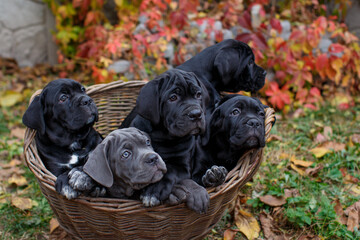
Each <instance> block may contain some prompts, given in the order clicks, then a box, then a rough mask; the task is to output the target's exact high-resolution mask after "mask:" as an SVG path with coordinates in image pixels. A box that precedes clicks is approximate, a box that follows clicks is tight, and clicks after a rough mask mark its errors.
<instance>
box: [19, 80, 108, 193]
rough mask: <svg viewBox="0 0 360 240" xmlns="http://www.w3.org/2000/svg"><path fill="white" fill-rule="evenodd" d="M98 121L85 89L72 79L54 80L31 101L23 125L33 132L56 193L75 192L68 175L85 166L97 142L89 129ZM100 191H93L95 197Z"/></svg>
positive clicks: (96, 135)
mask: <svg viewBox="0 0 360 240" xmlns="http://www.w3.org/2000/svg"><path fill="white" fill-rule="evenodd" d="M97 120H98V112H97V108H96V106H95V103H94V102H93V101H92V99H91V98H90V97H89V96H88V95H86V93H85V88H84V87H83V86H82V85H81V84H80V83H78V82H76V81H74V80H72V79H57V80H54V81H52V82H50V83H49V84H47V85H46V86H45V87H44V89H43V90H42V92H41V94H40V95H39V96H36V97H35V98H34V100H33V101H32V102H31V104H30V106H29V107H28V109H27V110H26V112H25V114H24V116H23V123H24V124H25V125H26V126H27V127H29V128H32V129H35V130H37V132H36V136H35V140H36V147H37V150H38V152H39V155H40V157H41V159H42V161H43V163H44V165H45V167H46V168H47V169H48V170H49V171H50V172H51V173H53V174H54V175H55V176H56V177H57V180H56V185H55V187H56V191H57V192H59V193H60V194H62V195H64V196H66V197H67V198H69V199H71V198H75V197H77V196H78V195H79V192H77V191H75V190H74V189H72V188H71V187H70V185H69V183H68V173H69V172H70V170H71V169H72V168H74V167H76V166H81V165H83V164H84V163H85V161H86V159H87V155H88V154H89V152H91V151H92V150H93V149H94V148H95V147H96V146H97V145H98V144H99V143H100V142H101V141H102V137H101V135H100V134H99V133H98V132H96V131H95V130H94V128H93V125H94V123H95V122H96V121H97ZM101 190H102V189H101V188H95V189H94V191H93V193H92V194H93V195H95V196H96V195H98V194H99V193H100V192H101Z"/></svg>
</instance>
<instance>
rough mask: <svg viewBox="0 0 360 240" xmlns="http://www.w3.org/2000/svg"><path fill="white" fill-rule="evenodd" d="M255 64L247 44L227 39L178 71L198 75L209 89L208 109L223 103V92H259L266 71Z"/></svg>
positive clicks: (201, 53)
mask: <svg viewBox="0 0 360 240" xmlns="http://www.w3.org/2000/svg"><path fill="white" fill-rule="evenodd" d="M254 61H255V57H254V53H253V52H252V50H251V48H250V47H249V46H248V45H247V44H245V43H243V42H240V41H237V40H234V39H227V40H224V41H222V42H220V43H218V44H215V45H213V46H210V47H208V48H205V49H204V50H203V51H201V52H200V53H198V54H197V55H195V56H194V57H193V58H191V59H189V60H188V61H186V62H184V63H183V64H182V65H180V66H178V67H177V68H178V69H181V70H184V71H188V72H193V73H195V74H196V76H197V77H198V78H199V79H200V80H201V81H202V82H203V84H204V85H205V86H206V88H207V90H208V92H209V95H210V105H209V106H210V107H213V106H214V105H215V104H216V103H217V102H218V101H219V100H220V95H219V92H221V91H227V92H234V93H235V92H238V91H240V90H244V91H250V92H257V91H258V90H259V89H261V88H262V87H263V86H264V83H265V75H266V71H265V70H264V69H262V68H261V67H259V66H258V65H256V64H255V63H254Z"/></svg>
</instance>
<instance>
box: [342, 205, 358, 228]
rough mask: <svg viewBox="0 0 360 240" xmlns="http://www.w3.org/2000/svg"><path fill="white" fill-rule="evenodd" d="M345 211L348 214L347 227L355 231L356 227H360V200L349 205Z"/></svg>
mask: <svg viewBox="0 0 360 240" xmlns="http://www.w3.org/2000/svg"><path fill="white" fill-rule="evenodd" d="M344 213H345V214H346V215H347V216H348V219H347V223H346V225H347V229H348V230H349V231H352V232H353V231H354V230H355V229H354V228H355V227H357V228H358V227H359V223H360V222H359V220H360V219H359V215H360V201H357V202H356V203H354V204H353V205H351V206H350V207H348V208H347V209H346V210H345V211H344Z"/></svg>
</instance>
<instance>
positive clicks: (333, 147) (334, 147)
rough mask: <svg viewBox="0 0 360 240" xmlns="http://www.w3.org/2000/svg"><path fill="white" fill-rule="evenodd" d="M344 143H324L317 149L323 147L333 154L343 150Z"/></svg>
mask: <svg viewBox="0 0 360 240" xmlns="http://www.w3.org/2000/svg"><path fill="white" fill-rule="evenodd" d="M345 146H346V144H345V143H337V142H330V141H328V142H324V143H322V144H321V145H320V146H319V147H324V148H327V149H329V150H334V151H335V152H338V151H341V150H344V149H345Z"/></svg>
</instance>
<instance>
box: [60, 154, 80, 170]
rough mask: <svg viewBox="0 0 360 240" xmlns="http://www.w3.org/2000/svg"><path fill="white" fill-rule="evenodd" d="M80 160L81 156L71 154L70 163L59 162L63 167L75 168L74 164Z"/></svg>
mask: <svg viewBox="0 0 360 240" xmlns="http://www.w3.org/2000/svg"><path fill="white" fill-rule="evenodd" d="M78 162H79V156H77V155H71V158H70V160H69V162H68V163H59V165H60V166H62V167H68V168H73V166H72V165H74V164H77V163H78Z"/></svg>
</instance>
